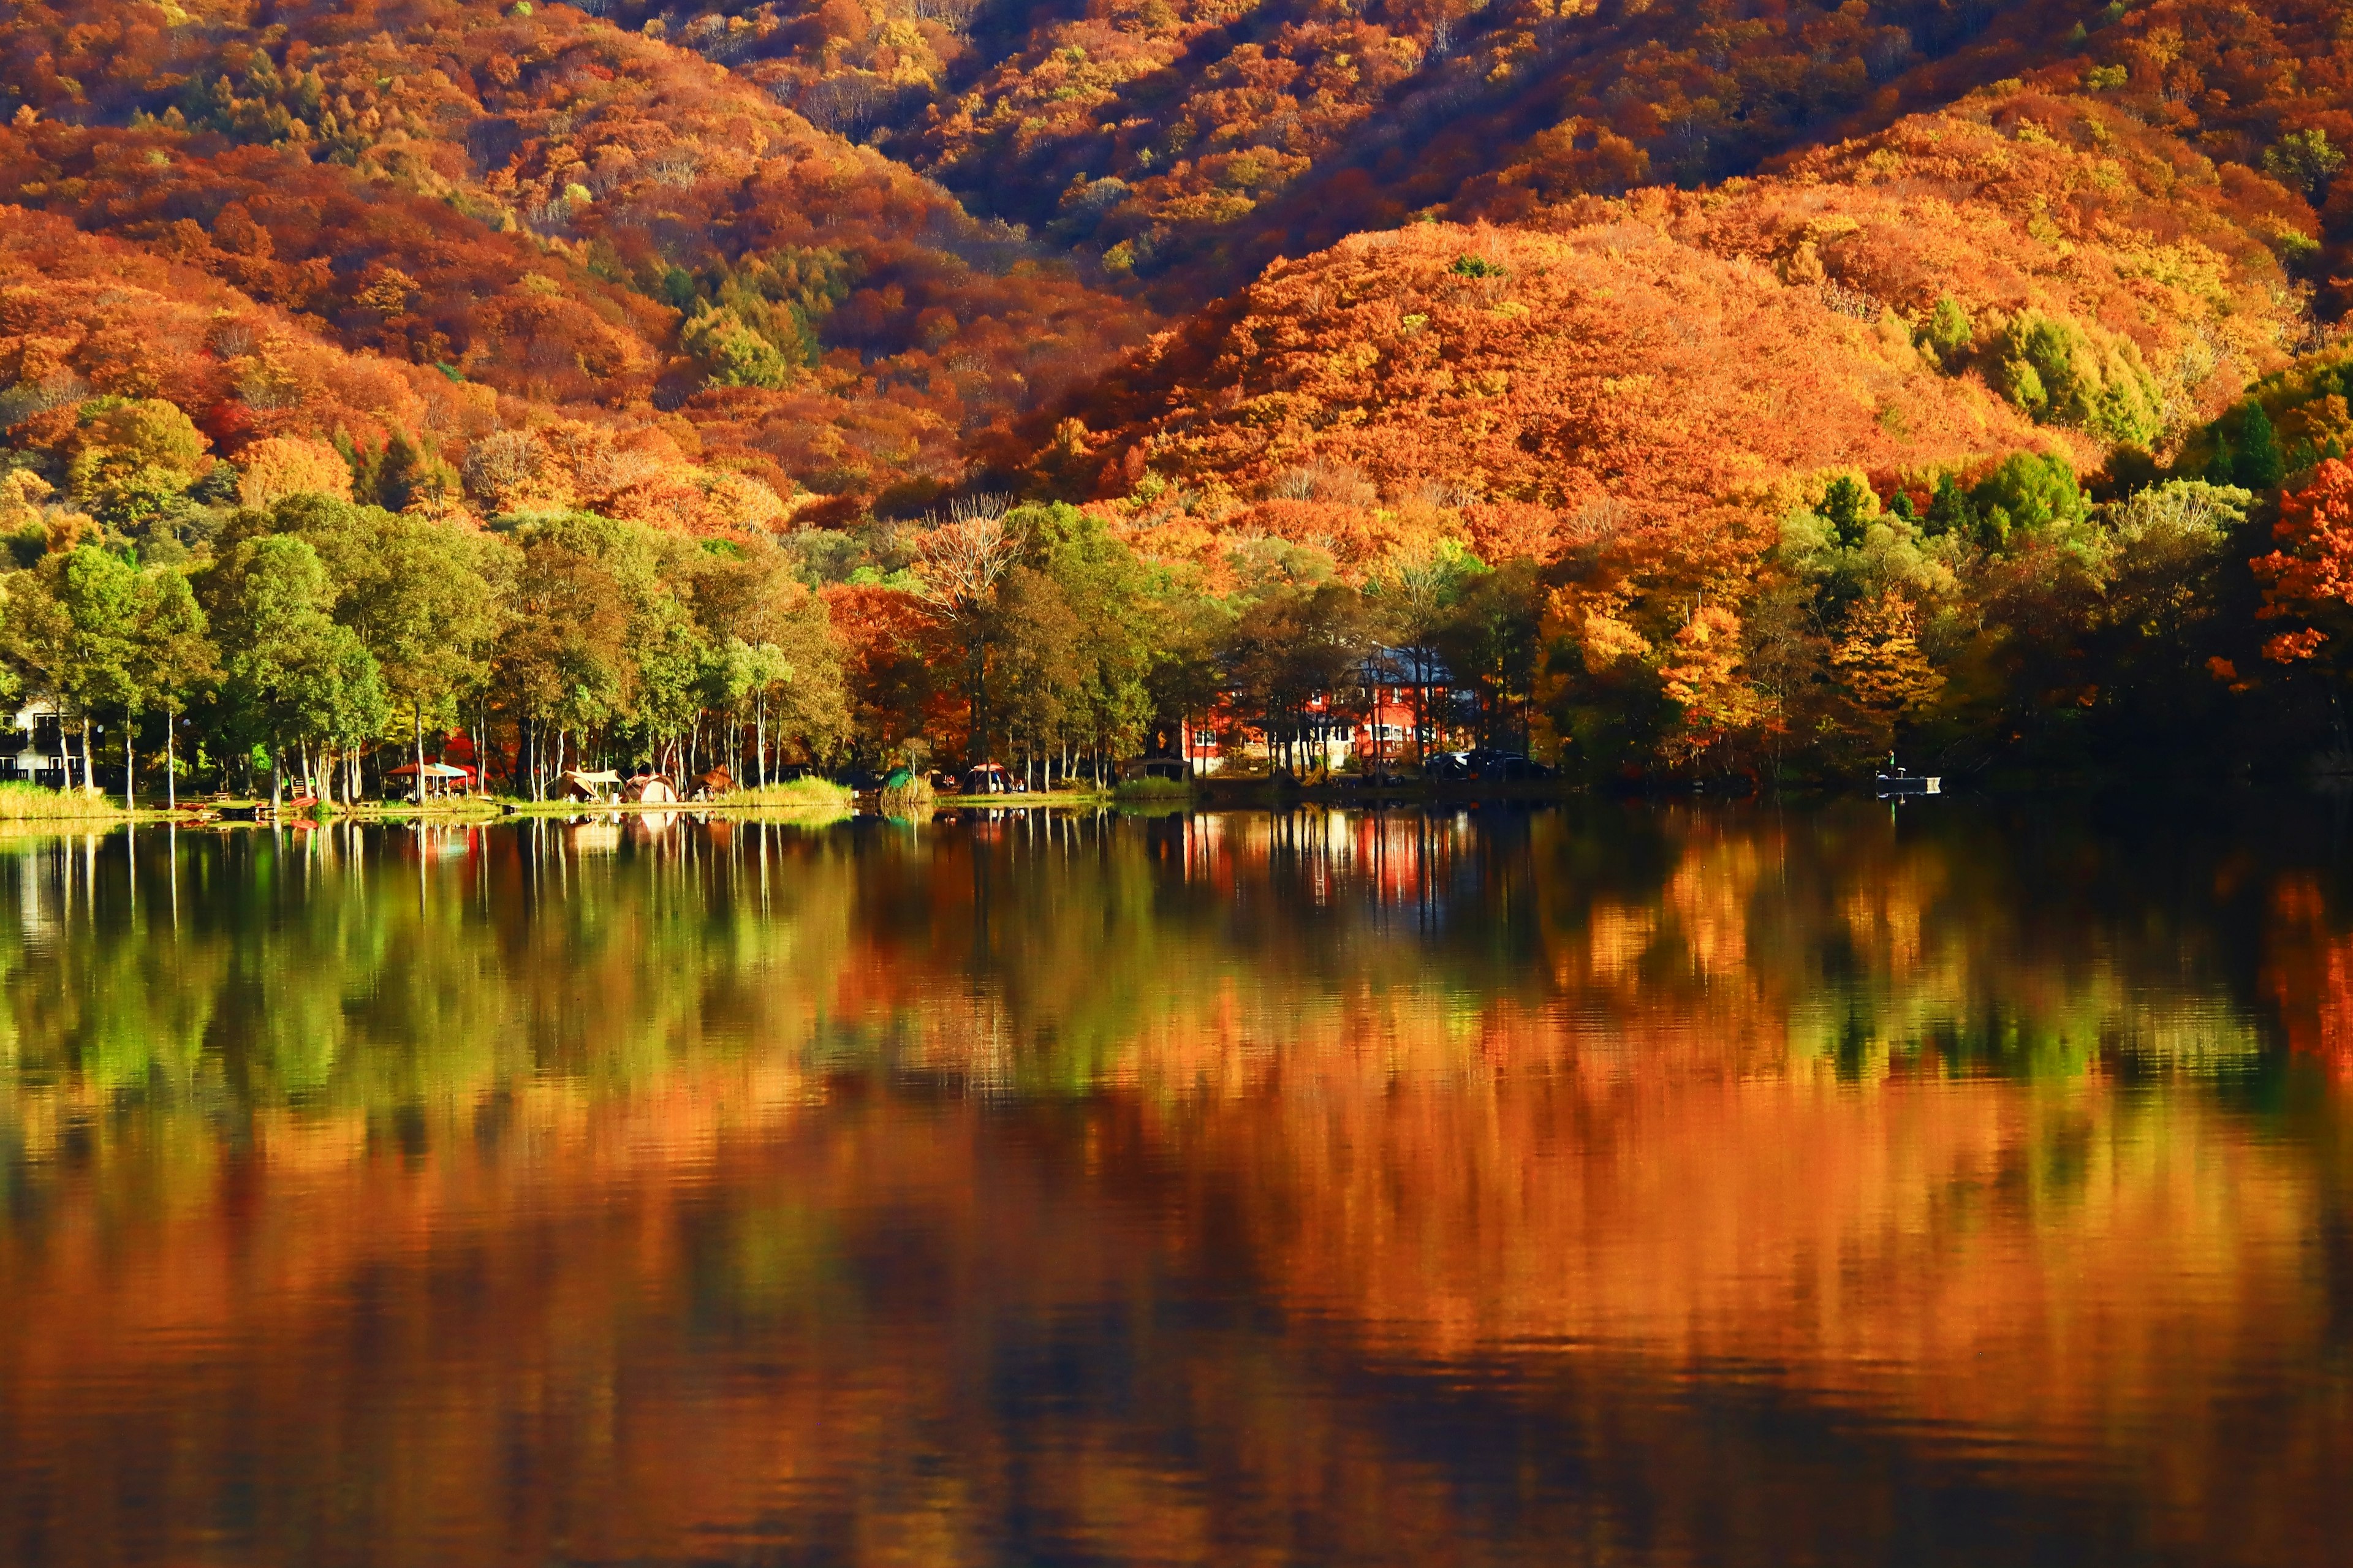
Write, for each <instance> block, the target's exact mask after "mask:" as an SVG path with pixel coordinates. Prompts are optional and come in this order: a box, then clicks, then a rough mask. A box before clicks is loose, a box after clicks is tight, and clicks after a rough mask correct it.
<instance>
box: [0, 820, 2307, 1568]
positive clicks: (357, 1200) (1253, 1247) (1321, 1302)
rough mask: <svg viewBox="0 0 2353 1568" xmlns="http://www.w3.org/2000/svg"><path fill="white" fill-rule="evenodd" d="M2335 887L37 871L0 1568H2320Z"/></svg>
mask: <svg viewBox="0 0 2353 1568" xmlns="http://www.w3.org/2000/svg"><path fill="white" fill-rule="evenodd" d="M2347 830H2348V817H2347V814H2346V809H2345V807H2344V805H2342V804H2341V803H2332V802H2329V801H2326V800H2317V799H2265V798H2256V797H2249V798H2247V799H2242V800H2229V799H2225V800H2220V801H2197V802H2186V803H2179V804H2158V805H2147V804H2143V805H2134V806H2131V807H2129V808H2118V807H2116V806H2113V805H2094V804H2080V805H2051V804H2047V803H2042V804H2018V805H1988V804H1985V803H1973V802H1969V801H1967V800H1962V799H1947V800H1944V801H1937V802H1928V803H1923V805H1921V806H1919V807H1917V808H1915V807H1910V806H1907V807H1906V808H1905V811H1904V812H1903V814H1902V816H1900V818H1899V817H1898V816H1896V815H1895V814H1894V813H1893V812H1892V811H1891V810H1890V808H1889V807H1887V806H1886V805H1872V804H1867V803H1852V804H1843V805H1819V806H1804V807H1799V806H1790V807H1786V808H1776V807H1772V806H1768V805H1746V806H1731V807H1720V806H1704V805H1689V806H1667V805H1609V804H1603V803H1598V802H1586V803H1577V804H1573V805H1565V806H1560V807H1556V808H1549V809H1542V810H1527V809H1511V808H1493V809H1482V810H1476V811H1464V812H1455V811H1451V810H1449V811H1446V812H1443V813H1430V814H1423V813H1418V812H1410V811H1407V812H1396V811H1392V812H1388V813H1382V814H1357V813H1338V812H1333V813H1324V812H1316V811H1306V812H1300V813H1296V814H1291V815H1282V816H1269V815H1266V814H1263V813H1260V814H1247V813H1234V814H1204V815H1196V816H1182V815H1178V816H1150V817H1133V816H1131V817H1121V816H1110V815H1102V816H1095V815H1047V814H1042V813H1040V814H1036V815H1028V816H1023V815H1013V814H1008V815H1006V816H1000V817H997V818H993V819H990V818H975V819H969V820H965V821H962V822H951V821H941V822H938V823H926V824H923V825H922V826H909V825H906V824H896V823H889V822H879V821H876V820H874V819H871V818H866V819H860V820H858V821H854V822H849V823H842V824H837V825H833V826H824V827H811V826H795V825H792V824H790V823H786V822H766V823H763V822H755V821H743V820H738V821H733V822H731V821H725V820H714V821H711V822H708V823H702V822H697V821H694V820H692V819H691V818H651V819H647V820H645V821H630V822H618V823H617V822H610V821H584V822H578V823H559V822H550V821H536V822H522V823H519V824H511V825H500V826H487V827H472V828H464V827H452V828H427V829H423V830H417V829H412V828H405V827H361V828H353V827H336V828H327V829H322V830H318V831H302V830H291V831H283V832H273V831H270V830H268V829H262V830H254V829H236V830H222V831H215V830H188V829H181V830H178V831H176V832H174V831H172V830H167V829H163V828H142V829H139V830H137V831H136V832H124V831H116V832H114V833H111V834H106V835H98V836H72V837H16V838H9V839H0V972H5V975H6V991H5V1002H6V1005H5V1010H0V1199H4V1200H5V1202H0V1560H5V1561H6V1562H9V1563H28V1564H30V1563H68V1564H83V1563H89V1564H99V1563H106V1564H174V1565H184V1564H200V1563H201V1564H211V1563H269V1564H277V1563H286V1564H298V1563H300V1564H311V1563H317V1564H344V1563H351V1564H411V1563H416V1564H426V1563H434V1564H440V1563H500V1564H505V1563H515V1564H524V1563H529V1564H553V1563H610V1564H621V1563H628V1564H651V1563H825V1564H831V1563H841V1564H898V1563H904V1564H934V1563H937V1564H991V1565H995V1564H1004V1565H1008V1568H1009V1565H1017V1564H1018V1565H1047V1564H1097V1563H1103V1564H1109V1563H1203V1564H1211V1563H1215V1564H1282V1563H1302V1564H1308V1563H1370V1564H1388V1563H1398V1564H1409V1565H1412V1568H1435V1565H1451V1564H1488V1563H1548V1564H1549V1563H1570V1564H1587V1563H1590V1564H1605V1563H1611V1564H1653V1563H1656V1564H1678V1563H1692V1564H1714V1563H1725V1564H1758V1565H1765V1564H1776V1565H1779V1564H1810V1563H1825V1564H1846V1563H1871V1564H1946V1563H1950V1564H1969V1565H1972V1568H2001V1565H2007V1564H2019V1563H2066V1564H2075V1565H2081V1564H2105V1563H2184V1564H2187V1563H2200V1564H2241V1563H2244V1564H2255V1563H2265V1564H2270V1563H2277V1564H2291V1563H2293V1564H2308V1563H2325V1562H2331V1561H2338V1562H2342V1561H2347V1560H2348V1554H2353V1544H2348V1543H2353V1483H2348V1479H2347V1478H2348V1475H2353V1098H2348V1090H2353V878H2348V845H2347Z"/></svg>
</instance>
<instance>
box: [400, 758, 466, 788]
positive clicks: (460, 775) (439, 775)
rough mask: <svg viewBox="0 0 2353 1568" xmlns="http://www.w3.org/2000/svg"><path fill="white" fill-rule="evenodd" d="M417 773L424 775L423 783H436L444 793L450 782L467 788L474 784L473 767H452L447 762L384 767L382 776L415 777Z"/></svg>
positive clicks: (428, 784)
mask: <svg viewBox="0 0 2353 1568" xmlns="http://www.w3.org/2000/svg"><path fill="white" fill-rule="evenodd" d="M419 773H422V774H423V775H424V779H425V783H426V784H427V786H428V787H429V786H431V785H434V784H438V785H440V786H441V789H442V792H443V793H444V794H447V793H448V788H449V786H450V785H451V784H459V785H460V786H462V787H463V788H465V789H467V790H471V789H472V788H473V786H474V770H473V769H471V768H460V767H452V766H451V765H450V764H449V763H426V764H425V765H424V767H422V768H419V767H418V766H417V764H416V763H401V764H400V766H398V767H396V768H386V769H385V773H384V776H385V777H386V778H388V779H406V778H415V777H417V775H418V774H419Z"/></svg>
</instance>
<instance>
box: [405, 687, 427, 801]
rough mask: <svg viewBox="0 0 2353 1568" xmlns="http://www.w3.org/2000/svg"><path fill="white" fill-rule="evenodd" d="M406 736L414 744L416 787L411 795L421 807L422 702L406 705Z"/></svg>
mask: <svg viewBox="0 0 2353 1568" xmlns="http://www.w3.org/2000/svg"><path fill="white" fill-rule="evenodd" d="M408 736H409V739H410V741H411V742H414V747H415V751H416V756H415V758H414V759H413V760H414V761H415V762H416V763H417V778H416V781H415V783H416V786H417V787H416V788H415V790H414V791H412V792H411V793H412V795H414V797H415V799H416V801H417V805H424V804H425V704H424V703H423V702H422V701H417V702H412V703H410V704H409V705H408Z"/></svg>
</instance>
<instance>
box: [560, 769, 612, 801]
mask: <svg viewBox="0 0 2353 1568" xmlns="http://www.w3.org/2000/svg"><path fill="white" fill-rule="evenodd" d="M561 782H562V784H563V789H564V794H565V796H566V797H567V798H569V799H572V800H596V799H597V798H599V795H600V792H602V791H604V790H608V789H618V788H619V787H620V784H621V775H620V774H618V773H615V772H614V771H613V770H612V769H610V768H566V769H565V770H564V777H563V779H562V781H561Z"/></svg>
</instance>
